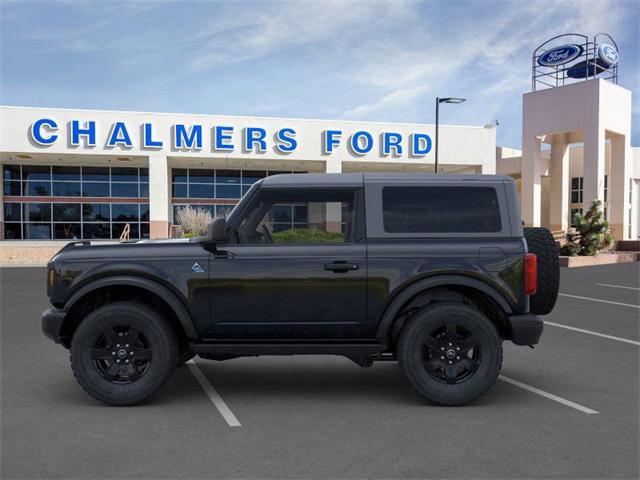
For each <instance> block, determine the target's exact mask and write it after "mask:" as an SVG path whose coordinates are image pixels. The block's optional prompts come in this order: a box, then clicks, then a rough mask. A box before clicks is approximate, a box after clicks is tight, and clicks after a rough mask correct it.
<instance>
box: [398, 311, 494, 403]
mask: <svg viewBox="0 0 640 480" xmlns="http://www.w3.org/2000/svg"><path fill="white" fill-rule="evenodd" d="M397 353H398V361H399V363H400V366H401V367H402V370H403V371H404V373H405V375H406V376H407V379H408V380H409V382H410V383H411V385H412V386H413V387H414V388H415V389H416V390H417V392H418V393H419V394H420V395H422V396H423V397H425V398H426V399H428V400H430V401H432V402H434V403H437V404H440V405H462V404H465V403H468V402H470V401H472V400H474V399H476V398H477V397H479V396H480V395H482V394H483V393H485V392H486V391H487V390H489V388H490V387H491V385H493V383H494V382H495V381H496V379H497V378H498V374H499V373H500V368H501V366H502V339H501V338H500V335H499V334H498V330H497V329H496V326H495V325H494V324H493V323H492V322H491V321H490V320H489V319H488V318H487V317H486V316H485V315H484V314H483V313H482V312H481V311H480V310H478V309H477V308H475V307H474V306H472V305H470V304H467V303H464V302H455V301H446V302H434V303H431V304H429V305H427V306H425V307H423V308H422V309H420V310H419V311H418V312H416V313H415V314H414V315H413V316H412V317H411V318H410V319H409V320H408V321H407V323H406V324H405V325H404V327H403V328H402V332H401V334H400V338H399V339H398V343H397Z"/></svg>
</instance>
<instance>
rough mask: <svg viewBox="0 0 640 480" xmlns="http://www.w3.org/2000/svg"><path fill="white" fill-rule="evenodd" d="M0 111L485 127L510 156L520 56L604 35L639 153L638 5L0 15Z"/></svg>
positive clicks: (316, 4) (71, 5)
mask: <svg viewBox="0 0 640 480" xmlns="http://www.w3.org/2000/svg"><path fill="white" fill-rule="evenodd" d="M0 5H1V10H0V15H1V20H0V22H1V24H0V31H1V33H0V35H1V36H0V39H1V45H0V47H1V60H2V63H1V68H2V70H1V72H0V73H1V84H0V103H1V104H3V105H22V106H42V107H64V108H95V109H111V110H134V111H158V112H182V113H210V114H229V115H257V116H275V117H294V118H323V119H326V118H330V119H349V120H370V121H382V122H421V123H432V122H433V121H434V107H433V103H434V97H435V96H437V95H439V96H461V97H466V98H468V101H467V102H466V103H464V104H462V105H447V106H445V107H443V110H442V112H441V121H442V122H443V123H450V124H468V125H484V124H486V123H488V122H490V121H492V120H496V119H498V120H499V121H500V127H498V131H497V135H498V144H499V145H505V146H513V147H519V146H520V144H521V128H522V126H521V103H522V102H521V95H522V93H524V92H527V91H529V90H530V89H531V80H530V69H531V51H532V50H533V49H534V48H535V47H536V46H537V45H538V44H540V43H542V42H543V41H545V40H546V39H548V38H550V37H552V36H554V35H556V34H560V33H566V32H578V33H584V34H587V35H593V34H595V33H598V32H603V31H604V32H608V33H610V34H611V35H612V36H613V37H614V38H615V39H616V41H617V42H618V45H619V47H620V57H621V58H620V84H622V85H623V86H625V87H627V88H630V89H631V90H633V93H634V95H635V98H634V109H633V112H634V119H633V122H634V137H633V141H632V143H633V144H634V145H636V146H637V145H640V107H639V105H640V103H639V99H638V93H640V92H638V85H640V58H639V57H640V45H639V41H640V40H639V31H638V25H639V24H640V13H639V12H640V2H638V1H636V0H626V1H625V0H620V1H611V0H609V1H607V0H600V1H595V2H591V1H586V0H563V1H537V0H526V1H525V0H522V1H521V0H514V1H506V2H505V1H491V0H484V1H482V0H476V1H444V0H441V1H425V2H405V1H400V0H397V1H393V2H378V1H360V2H356V1H328V0H322V1H298V2H277V1H252V2H245V1H233V2H231V1H228V2H214V1H182V2H166V1H146V2H118V1H111V2H98V1H88V0H85V1H82V0H68V1H59V2H56V1H49V2H45V1H44V0H43V1H33V2H29V1H13V0H0Z"/></svg>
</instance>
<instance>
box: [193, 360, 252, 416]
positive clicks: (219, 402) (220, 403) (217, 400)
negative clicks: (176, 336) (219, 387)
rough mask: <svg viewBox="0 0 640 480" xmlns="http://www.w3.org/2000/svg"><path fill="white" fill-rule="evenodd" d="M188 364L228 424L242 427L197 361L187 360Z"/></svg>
mask: <svg viewBox="0 0 640 480" xmlns="http://www.w3.org/2000/svg"><path fill="white" fill-rule="evenodd" d="M187 366H188V367H189V370H191V373H192V374H193V376H194V377H196V380H197V381H198V383H199V384H200V386H201V387H202V389H203V390H204V391H205V393H206V394H207V396H208V397H209V399H210V400H211V402H212V403H213V405H214V406H215V407H216V408H217V409H218V412H220V415H222V418H224V420H225V421H226V422H227V425H229V426H230V427H241V426H242V425H241V424H240V422H239V421H238V419H237V418H236V416H235V415H234V414H233V412H232V411H231V409H230V408H229V407H228V406H227V404H226V403H225V402H224V400H223V399H222V397H221V396H220V395H219V394H218V392H216V389H215V388H213V385H211V383H210V382H209V380H207V377H205V376H204V374H203V373H202V371H201V370H200V368H199V367H198V365H197V364H196V362H194V361H193V360H189V361H188V362H187Z"/></svg>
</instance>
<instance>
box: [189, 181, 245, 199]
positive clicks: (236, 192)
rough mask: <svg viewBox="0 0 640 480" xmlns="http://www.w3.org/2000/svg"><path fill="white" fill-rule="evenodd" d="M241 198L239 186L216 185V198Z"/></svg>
mask: <svg viewBox="0 0 640 480" xmlns="http://www.w3.org/2000/svg"><path fill="white" fill-rule="evenodd" d="M191 188H193V185H192V186H191ZM191 196H192V197H193V195H191ZM241 196H242V194H241V191H240V185H221V184H218V185H216V198H240V197H241Z"/></svg>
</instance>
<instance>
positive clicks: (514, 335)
mask: <svg viewBox="0 0 640 480" xmlns="http://www.w3.org/2000/svg"><path fill="white" fill-rule="evenodd" d="M507 318H508V322H509V328H510V330H511V341H512V342H513V343H515V344H516V345H535V344H536V343H538V342H539V341H540V336H541V335H542V330H543V328H544V322H543V321H542V319H541V318H540V317H538V316H537V315H534V314H533V313H525V314H522V315H509V316H508V317H507Z"/></svg>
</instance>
